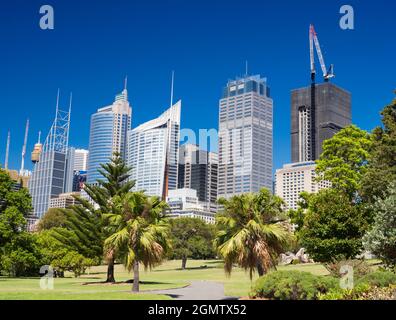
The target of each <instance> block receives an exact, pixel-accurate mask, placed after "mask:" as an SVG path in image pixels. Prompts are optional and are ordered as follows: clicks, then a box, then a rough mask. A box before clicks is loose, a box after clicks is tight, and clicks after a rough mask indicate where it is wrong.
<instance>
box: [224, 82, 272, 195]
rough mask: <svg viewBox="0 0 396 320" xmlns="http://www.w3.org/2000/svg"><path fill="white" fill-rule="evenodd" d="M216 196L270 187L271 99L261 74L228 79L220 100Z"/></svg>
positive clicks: (270, 188)
mask: <svg viewBox="0 0 396 320" xmlns="http://www.w3.org/2000/svg"><path fill="white" fill-rule="evenodd" d="M219 109H220V110H219V173H218V197H225V198H229V197H231V196H233V195H236V194H241V193H246V192H257V191H259V190H260V189H261V188H263V187H265V188H268V189H269V190H272V113H273V110H272V109H273V101H272V99H271V97H270V90H269V87H268V86H267V80H266V79H265V78H261V77H260V75H254V76H246V77H244V78H237V79H236V80H233V81H229V82H228V84H227V86H226V87H225V88H224V90H223V96H222V98H221V99H220V103H219Z"/></svg>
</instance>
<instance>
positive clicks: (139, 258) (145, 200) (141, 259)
mask: <svg viewBox="0 0 396 320" xmlns="http://www.w3.org/2000/svg"><path fill="white" fill-rule="evenodd" d="M166 208H167V204H166V203H165V202H163V201H161V200H160V199H159V198H158V197H148V196H146V195H145V194H144V193H143V192H130V193H127V194H126V195H124V196H122V197H120V196H117V197H115V198H114V202H113V210H112V213H110V214H107V215H106V217H107V219H108V222H109V227H108V229H109V233H111V235H110V236H109V237H108V238H107V239H106V240H105V252H112V253H114V254H116V255H117V256H118V257H121V258H122V259H123V260H124V265H125V267H126V268H127V270H128V271H131V270H132V269H133V273H134V277H133V287H132V291H133V292H139V264H140V263H141V264H143V266H144V267H145V269H147V268H150V269H151V268H152V267H154V266H156V265H158V264H160V263H161V262H162V261H163V259H164V258H165V255H166V253H167V252H168V250H169V248H170V235H169V223H168V221H167V219H165V218H164V214H163V213H164V211H165V209H166Z"/></svg>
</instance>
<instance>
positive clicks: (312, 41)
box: [309, 24, 335, 82]
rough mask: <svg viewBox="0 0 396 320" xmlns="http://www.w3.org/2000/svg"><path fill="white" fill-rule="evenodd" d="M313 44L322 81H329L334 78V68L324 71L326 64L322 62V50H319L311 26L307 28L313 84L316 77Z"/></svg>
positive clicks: (313, 29) (316, 37) (331, 66)
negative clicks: (321, 73)
mask: <svg viewBox="0 0 396 320" xmlns="http://www.w3.org/2000/svg"><path fill="white" fill-rule="evenodd" d="M314 44H315V48H316V52H317V54H318V58H319V62H320V67H321V69H322V72H323V78H324V81H326V82H327V81H329V80H330V79H331V78H334V77H335V75H334V66H333V65H330V68H329V69H326V64H325V62H324V58H323V54H322V50H321V49H320V44H319V40H318V36H317V34H316V32H315V28H314V26H313V25H312V24H311V25H310V26H309V53H310V59H311V80H312V82H315V75H316V70H315V57H314Z"/></svg>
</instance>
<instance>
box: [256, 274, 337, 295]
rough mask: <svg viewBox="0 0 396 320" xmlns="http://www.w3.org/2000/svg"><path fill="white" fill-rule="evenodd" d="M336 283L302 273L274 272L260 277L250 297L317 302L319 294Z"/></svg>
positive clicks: (328, 278)
mask: <svg viewBox="0 0 396 320" xmlns="http://www.w3.org/2000/svg"><path fill="white" fill-rule="evenodd" d="M337 285H338V281H337V280H336V279H335V278H332V277H328V276H326V277H325V276H315V275H313V274H311V273H309V272H302V271H274V272H270V273H269V274H267V275H265V276H263V277H260V278H259V279H258V280H257V281H256V283H255V285H254V288H253V290H252V293H251V296H253V297H255V298H267V299H274V300H317V299H318V297H319V295H320V294H324V293H327V292H328V291H329V290H330V289H332V288H335V287H336V286H337Z"/></svg>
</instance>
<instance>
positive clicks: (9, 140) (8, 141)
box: [4, 130, 11, 170]
mask: <svg viewBox="0 0 396 320" xmlns="http://www.w3.org/2000/svg"><path fill="white" fill-rule="evenodd" d="M10 142H11V131H10V130H8V135H7V147H6V155H5V163H4V169H5V170H8V156H9V155H10Z"/></svg>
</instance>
